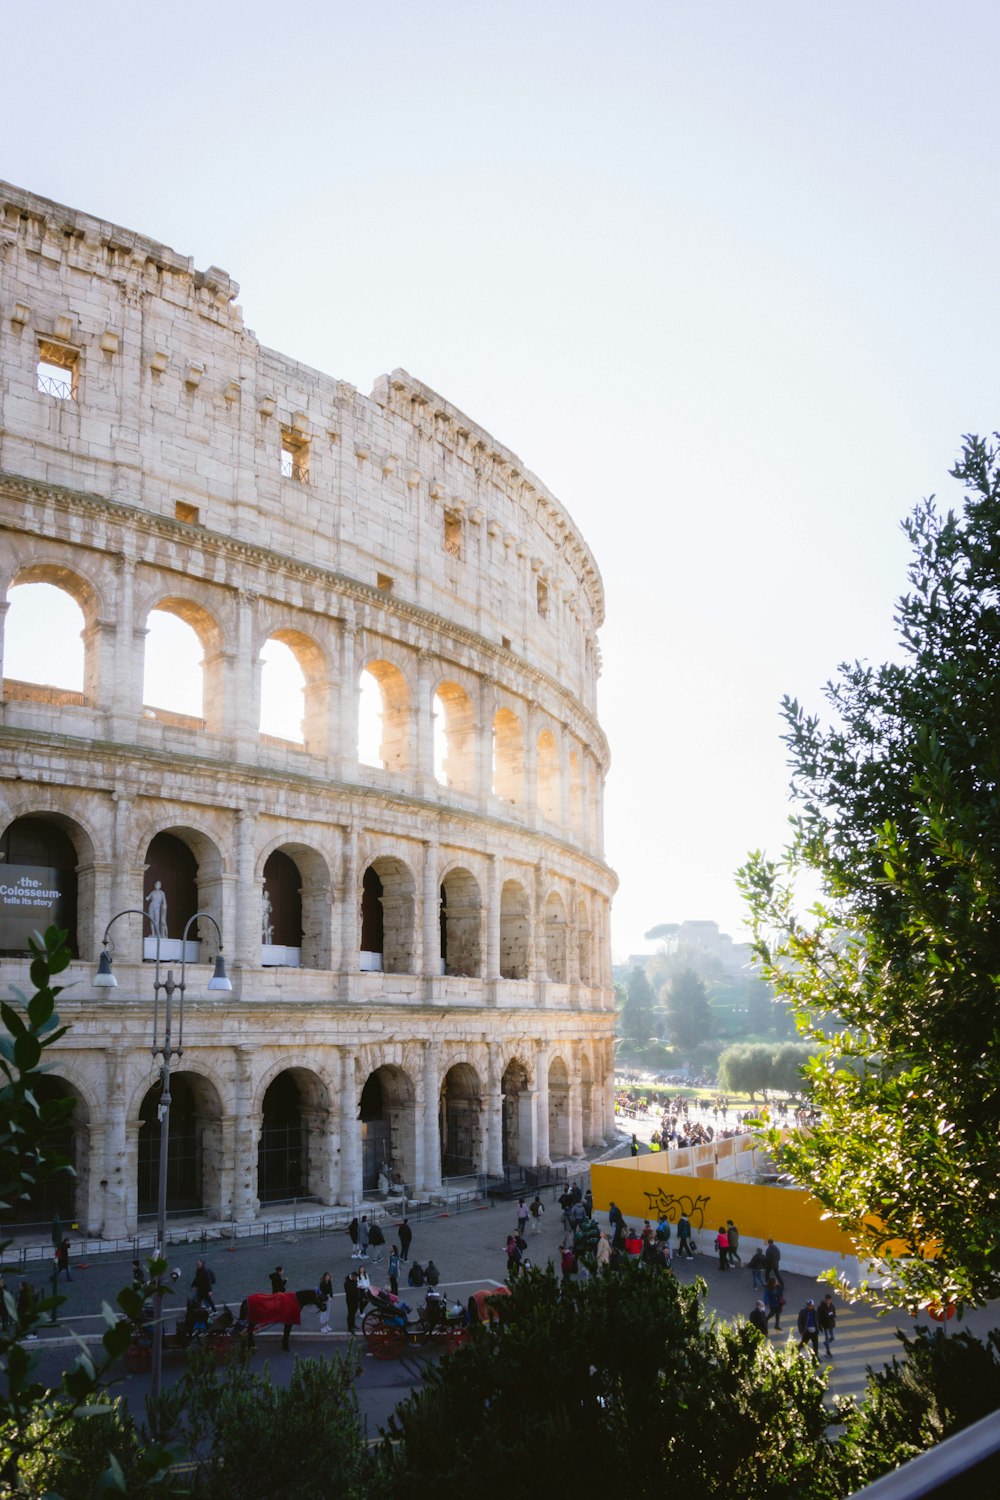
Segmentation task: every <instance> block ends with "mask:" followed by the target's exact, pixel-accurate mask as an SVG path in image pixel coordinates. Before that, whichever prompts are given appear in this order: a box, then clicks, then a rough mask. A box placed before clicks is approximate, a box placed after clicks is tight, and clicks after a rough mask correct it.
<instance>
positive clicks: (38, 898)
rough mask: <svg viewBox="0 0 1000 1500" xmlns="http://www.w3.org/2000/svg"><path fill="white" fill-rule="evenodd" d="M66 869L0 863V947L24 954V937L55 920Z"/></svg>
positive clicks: (68, 877)
mask: <svg viewBox="0 0 1000 1500" xmlns="http://www.w3.org/2000/svg"><path fill="white" fill-rule="evenodd" d="M72 879H73V873H72V871H70V870H48V869H45V868H43V866H41V865H0V949H5V950H6V951H7V952H8V953H27V952H28V938H29V936H30V935H31V933H33V932H44V931H45V929H46V927H48V926H50V925H51V923H53V922H58V921H59V904H60V902H61V901H62V898H63V890H64V883H65V881H66V880H72Z"/></svg>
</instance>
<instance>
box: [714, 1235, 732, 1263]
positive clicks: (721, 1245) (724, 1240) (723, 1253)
mask: <svg viewBox="0 0 1000 1500" xmlns="http://www.w3.org/2000/svg"><path fill="white" fill-rule="evenodd" d="M715 1248H716V1250H717V1251H718V1252H719V1270H720V1271H728V1270H729V1235H728V1234H727V1233H726V1226H725V1224H720V1225H719V1232H718V1234H717V1235H716V1236H715Z"/></svg>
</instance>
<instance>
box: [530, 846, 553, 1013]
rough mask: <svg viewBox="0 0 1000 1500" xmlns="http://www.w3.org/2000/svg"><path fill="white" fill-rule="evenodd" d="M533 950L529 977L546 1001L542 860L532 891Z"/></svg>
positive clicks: (543, 872) (539, 863)
mask: <svg viewBox="0 0 1000 1500" xmlns="http://www.w3.org/2000/svg"><path fill="white" fill-rule="evenodd" d="M531 905H532V913H531V952H530V953H529V954H528V978H529V979H533V980H534V981H535V982H536V983H537V984H538V986H539V1000H540V1001H542V1002H543V1003H544V998H543V997H544V981H545V980H546V979H547V978H548V974H547V972H546V967H545V959H546V952H545V865H544V864H543V863H542V861H541V860H539V861H538V863H537V865H536V866H535V889H534V891H533V893H532V901H531Z"/></svg>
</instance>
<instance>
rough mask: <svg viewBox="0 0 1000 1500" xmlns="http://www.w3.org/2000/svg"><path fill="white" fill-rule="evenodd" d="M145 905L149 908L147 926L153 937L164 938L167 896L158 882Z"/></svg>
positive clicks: (165, 932)
mask: <svg viewBox="0 0 1000 1500" xmlns="http://www.w3.org/2000/svg"><path fill="white" fill-rule="evenodd" d="M146 905H147V906H148V907H149V925H150V927H151V928H152V930H153V936H154V937H158V938H165V937H166V935H167V896H166V892H165V891H164V889H163V887H162V885H161V884H160V882H159V881H157V882H156V884H155V885H154V886H153V889H152V890H151V891H150V893H149V895H148V896H147V897H146Z"/></svg>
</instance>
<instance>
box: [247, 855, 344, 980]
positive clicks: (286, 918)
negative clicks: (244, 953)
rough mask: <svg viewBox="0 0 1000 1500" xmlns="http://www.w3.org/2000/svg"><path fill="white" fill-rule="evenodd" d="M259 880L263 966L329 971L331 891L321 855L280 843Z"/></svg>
mask: <svg viewBox="0 0 1000 1500" xmlns="http://www.w3.org/2000/svg"><path fill="white" fill-rule="evenodd" d="M259 878H260V894H261V934H260V938H261V963H262V964H263V965H264V966H288V967H292V968H294V967H296V966H300V967H302V968H304V969H329V968H330V967H331V963H332V959H331V947H330V945H331V928H332V896H333V892H332V881H331V877H330V867H329V865H328V864H327V861H326V859H325V858H324V857H323V855H322V854H320V853H319V851H318V850H316V849H313V848H310V846H309V845H308V844H300V843H296V842H294V841H282V840H277V839H276V840H274V842H273V844H272V845H271V847H270V848H269V850H268V851H267V853H266V856H265V857H264V859H263V860H262V863H261V866H260V877H259ZM268 929H270V935H268Z"/></svg>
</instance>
